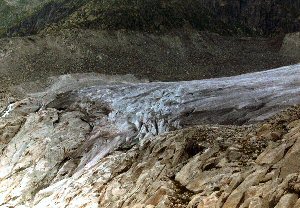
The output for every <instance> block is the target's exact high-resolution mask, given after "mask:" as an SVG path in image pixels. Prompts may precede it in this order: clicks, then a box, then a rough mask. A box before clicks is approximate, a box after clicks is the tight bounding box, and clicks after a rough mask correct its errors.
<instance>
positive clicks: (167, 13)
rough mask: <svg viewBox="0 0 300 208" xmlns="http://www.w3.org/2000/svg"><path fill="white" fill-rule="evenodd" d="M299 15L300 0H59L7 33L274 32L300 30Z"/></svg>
mask: <svg viewBox="0 0 300 208" xmlns="http://www.w3.org/2000/svg"><path fill="white" fill-rule="evenodd" d="M20 7H22V6H21V5H20ZM299 16H300V1H299V0H295V1H280V0H267V1H260V0H233V1H228V0H222V1H219V0H213V1H212V0H188V1H183V0H164V1H162V0H153V1H148V0H138V1H131V0H126V1H124V0H115V1H110V0H104V1H99V0H84V1H78V0H76V1H74V0H73V1H71V0H56V1H51V2H49V3H47V4H45V5H44V7H43V8H41V9H37V10H35V13H34V14H33V15H32V16H30V17H28V18H25V19H23V20H22V21H21V22H20V24H18V25H16V26H14V27H11V28H10V29H9V30H8V32H7V34H8V35H9V36H15V35H30V34H36V33H39V32H40V31H41V30H44V29H46V28H48V29H49V26H50V29H51V30H52V29H53V28H58V29H62V28H74V27H76V28H78V27H79V28H89V29H96V28H97V29H110V30H111V29H113V30H116V29H127V30H135V31H136V30H138V31H147V32H157V31H160V32H164V31H168V30H170V29H172V28H182V27H184V26H186V25H189V26H190V27H192V28H194V29H199V30H209V31H213V32H218V33H221V34H243V35H251V34H256V35H271V34H273V33H278V32H284V33H286V32H294V31H297V30H299V29H300V19H299ZM48 32H49V30H48Z"/></svg>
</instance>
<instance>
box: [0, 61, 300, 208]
mask: <svg viewBox="0 0 300 208" xmlns="http://www.w3.org/2000/svg"><path fill="white" fill-rule="evenodd" d="M299 67H300V66H299V65H295V66H290V67H284V68H279V69H276V70H271V71H266V72H260V73H253V74H246V75H241V76H237V77H229V78H220V79H212V80H202V81H190V82H178V83H176V82H173V83H163V82H159V83H126V82H122V81H120V80H122V79H121V78H119V79H118V80H115V81H117V82H118V83H114V81H113V79H112V78H109V77H107V76H106V77H103V78H102V79H101V77H98V78H93V77H96V76H95V75H93V76H86V77H84V76H82V75H76V76H74V77H73V78H72V76H63V77H61V78H56V79H53V80H54V82H53V81H52V83H51V82H49V85H48V86H46V87H45V88H44V90H43V91H42V92H39V91H38V92H34V91H36V89H34V88H32V87H31V89H30V90H29V91H28V92H26V91H25V92H24V91H23V94H26V93H29V94H30V97H29V98H26V99H23V100H19V101H15V102H11V103H10V105H8V106H7V108H6V109H5V110H4V111H3V112H2V113H1V118H0V122H1V123H0V138H1V140H0V142H1V143H0V144H1V146H0V147H1V153H0V154H1V155H0V165H1V166H0V168H1V173H0V205H1V206H3V207H23V208H24V207H98V206H99V205H100V206H101V207H146V206H148V207H153V206H154V207H155V206H156V207H187V206H189V207H193V206H196V205H197V204H199V203H200V204H201V203H204V204H205V206H206V207H207V206H210V205H207V203H215V204H219V205H218V206H219V207H220V206H223V207H238V206H240V205H242V204H243V205H245V206H247V205H248V204H249V203H252V204H253V203H261V204H267V205H268V206H271V207H272V206H274V205H276V204H279V205H280V206H282V207H289V206H287V205H286V204H287V203H289V204H290V205H291V204H294V203H296V200H297V199H298V196H297V195H296V194H295V193H297V191H298V188H297V187H298V185H297V184H298V179H297V177H298V173H299V167H298V164H297V162H296V160H295V158H296V157H297V154H299V150H298V149H299V147H298V146H299V145H298V143H299V142H298V136H299V119H300V111H299V108H293V109H291V110H288V111H286V112H285V113H283V114H282V115H280V116H277V117H274V118H271V119H270V121H269V122H268V123H266V124H264V125H260V124H252V125H247V126H220V125H211V126H209V125H203V126H196V125H198V124H205V123H214V124H216V123H219V124H222V123H223V124H244V123H252V122H255V121H261V120H265V119H266V118H270V116H272V115H274V114H275V113H276V112H278V111H280V110H281V109H283V108H285V107H287V106H291V105H294V104H297V103H300V98H299V94H300V87H299V84H300V82H299V78H300V76H299V72H300V70H299ZM91 79H92V83H90V80H91ZM130 79H132V78H130ZM130 79H128V81H130ZM97 83H98V84H97ZM88 84H90V85H92V86H90V87H88ZM85 85H86V86H85ZM83 86H85V87H83ZM28 87H30V84H28ZM82 87H83V88H82ZM22 88H23V89H24V85H23V86H22V87H21V89H22ZM25 89H26V88H25ZM39 89H40V90H41V89H42V88H41V87H40V88H39ZM72 89H73V90H72ZM15 90H18V87H16V88H15ZM182 128H184V129H182ZM178 129H181V130H178ZM249 187H251V189H250V188H249ZM267 191H269V192H267ZM260 196H262V198H260ZM188 204H189V205H188ZM279 205H278V206H279ZM199 206H201V205H199ZM218 206H217V207H218Z"/></svg>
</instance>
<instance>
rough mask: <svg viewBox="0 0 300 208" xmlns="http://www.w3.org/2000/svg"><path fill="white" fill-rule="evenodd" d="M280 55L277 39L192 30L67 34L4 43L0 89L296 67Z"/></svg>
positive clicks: (0, 51)
mask: <svg viewBox="0 0 300 208" xmlns="http://www.w3.org/2000/svg"><path fill="white" fill-rule="evenodd" d="M278 45H279V47H278ZM279 49H280V40H278V39H272V40H268V39H263V38H259V39H257V38H235V37H223V36H219V35H217V34H214V33H208V32H198V31H195V30H190V29H189V30H175V31H170V32H168V33H166V34H164V35H155V34H147V33H140V32H139V33H137V32H129V31H98V30H63V31H60V32H59V33H56V34H52V35H47V36H41V35H36V36H29V37H18V38H3V39H0V76H1V82H0V86H1V87H3V85H4V86H7V85H8V84H16V83H20V82H26V81H36V80H41V81H42V80H44V79H46V78H47V77H49V76H54V75H60V74H65V73H84V72H98V73H105V74H111V75H112V74H134V75H135V76H137V77H140V78H145V79H149V80H150V81H157V80H159V81H178V80H195V79H203V78H212V77H222V76H232V75H238V74H242V73H249V72H253V71H261V70H264V69H271V68H276V67H280V66H284V65H290V64H294V63H298V62H297V59H296V58H294V57H292V58H290V57H287V56H286V55H285V54H284V53H283V54H280V53H279Z"/></svg>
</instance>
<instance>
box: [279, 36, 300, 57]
mask: <svg viewBox="0 0 300 208" xmlns="http://www.w3.org/2000/svg"><path fill="white" fill-rule="evenodd" d="M281 53H282V54H284V55H288V56H292V57H296V58H297V59H298V60H299V62H300V32H297V33H290V34H287V35H286V36H285V38H284V40H283V44H282V48H281Z"/></svg>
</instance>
